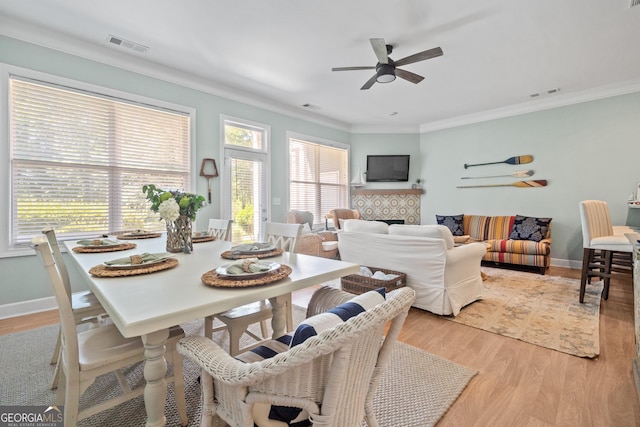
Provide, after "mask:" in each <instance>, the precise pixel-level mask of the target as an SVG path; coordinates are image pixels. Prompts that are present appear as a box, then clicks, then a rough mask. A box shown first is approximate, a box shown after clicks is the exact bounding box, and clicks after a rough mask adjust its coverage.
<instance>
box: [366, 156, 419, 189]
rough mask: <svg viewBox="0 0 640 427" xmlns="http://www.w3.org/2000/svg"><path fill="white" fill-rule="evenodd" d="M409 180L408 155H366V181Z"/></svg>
mask: <svg viewBox="0 0 640 427" xmlns="http://www.w3.org/2000/svg"><path fill="white" fill-rule="evenodd" d="M383 181H387V182H389V181H409V155H408V154H396V155H368V156H367V182H383Z"/></svg>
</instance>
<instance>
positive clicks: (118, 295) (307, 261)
mask: <svg viewBox="0 0 640 427" xmlns="http://www.w3.org/2000/svg"><path fill="white" fill-rule="evenodd" d="M130 242H131V243H136V244H137V247H136V248H135V249H130V250H126V251H118V252H102V253H76V252H73V251H72V250H71V249H72V248H73V247H75V246H77V243H76V242H75V241H67V242H65V246H66V247H67V249H68V252H69V254H70V256H71V257H72V259H73V260H74V261H75V265H76V267H78V269H79V270H80V272H81V274H82V275H83V277H85V278H86V279H87V281H88V285H89V289H90V290H91V291H92V292H93V293H94V294H95V295H96V297H97V298H98V300H99V301H100V302H101V303H102V305H103V306H104V307H105V309H106V310H107V313H108V314H109V315H110V317H111V319H112V321H113V323H114V324H115V325H116V326H117V327H118V329H119V330H120V332H121V333H122V335H124V336H125V337H134V336H141V335H144V334H148V333H151V332H155V331H158V330H161V329H166V328H170V327H171V326H174V325H178V324H180V323H184V322H188V321H191V320H195V319H199V318H203V317H205V316H209V315H212V314H215V313H220V312H223V311H226V310H229V309H231V308H234V307H238V306H241V305H244V304H248V303H251V302H254V301H259V300H261V299H266V298H270V297H275V296H278V295H282V294H286V293H289V292H292V291H295V290H298V289H302V288H306V287H308V286H312V285H317V284H320V283H323V282H326V281H328V280H332V279H337V278H339V277H342V276H345V275H348V274H354V273H357V272H358V271H359V269H360V268H359V265H358V264H353V263H349V262H343V261H336V260H331V259H326V258H321V257H314V256H309V255H302V254H292V253H288V252H285V253H283V254H282V255H281V256H278V257H274V258H268V259H267V260H268V261H275V262H279V263H281V264H285V265H288V266H289V267H291V269H292V273H291V275H290V276H289V277H288V278H286V279H282V280H280V281H278V282H275V283H272V284H268V285H260V286H254V287H248V288H214V287H211V286H207V285H205V284H204V283H202V281H201V279H200V278H201V276H202V274H204V273H206V272H207V271H209V270H213V269H215V268H217V267H219V266H220V265H222V264H226V263H229V262H232V261H230V260H227V259H224V258H222V257H221V256H220V254H221V253H222V252H224V251H226V250H228V249H229V248H230V247H231V243H230V242H226V241H213V242H206V243H196V244H194V245H193V252H192V253H191V254H183V253H178V254H176V258H177V259H178V261H179V264H178V266H177V267H175V268H172V269H168V270H163V271H158V272H155V273H150V274H142V275H138V276H127V277H109V278H99V277H94V276H91V275H90V274H89V272H88V271H89V269H90V268H91V267H94V266H96V265H100V264H102V263H103V262H104V261H108V260H112V259H116V258H122V257H127V256H129V255H133V254H139V253H143V252H149V253H158V252H165V237H164V236H163V237H159V238H154V239H139V240H131V241H130Z"/></svg>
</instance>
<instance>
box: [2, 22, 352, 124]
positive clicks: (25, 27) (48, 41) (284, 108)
mask: <svg viewBox="0 0 640 427" xmlns="http://www.w3.org/2000/svg"><path fill="white" fill-rule="evenodd" d="M0 28H1V30H0V34H2V35H5V36H7V37H10V38H13V39H17V40H20V41H23V42H27V43H31V44H34V45H37V46H41V47H45V48H48V49H52V50H56V51H59V52H62V53H66V54H69V55H74V56H78V57H80V58H83V59H88V60H91V61H95V62H99V63H102V64H105V65H109V66H112V67H116V68H120V69H123V70H126V71H131V72H134V73H137V74H141V75H144V76H147V77H151V78H154V79H158V80H162V81H165V82H168V83H172V84H176V85H179V86H183V87H186V88H189V89H194V90H198V91H201V92H204V93H208V94H211V95H215V96H219V97H222V98H226V99H229V100H231V101H236V102H241V103H243V104H247V105H251V106H253V107H257V108H261V109H264V110H267V111H271V112H274V113H279V114H284V115H287V116H290V117H294V118H297V119H301V120H305V121H308V122H313V123H316V124H319V125H322V126H327V127H330V128H333V129H336V130H340V131H344V132H351V125H349V124H348V123H345V122H341V121H338V120H333V119H329V118H326V117H323V116H322V115H319V114H317V113H314V114H311V113H308V112H306V111H300V110H298V109H297V108H293V107H291V106H288V105H285V104H278V103H277V102H275V101H273V100H271V99H266V98H262V97H259V96H257V95H255V94H253V93H248V92H246V91H243V90H242V89H238V88H235V87H230V86H229V85H228V84H222V83H219V82H215V81H213V80H207V79H204V78H202V77H199V76H195V75H190V74H186V73H185V72H184V71H179V70H176V69H174V68H171V67H167V66H165V65H160V64H157V63H155V62H153V61H150V60H146V59H144V58H140V57H137V56H134V55H132V54H128V53H124V52H118V51H116V50H115V48H112V47H109V46H107V45H106V44H105V45H104V46H101V45H97V44H95V43H89V42H85V41H83V40H79V39H76V38H74V37H71V36H68V35H65V34H62V33H58V32H55V31H50V30H47V29H44V28H40V27H38V28H36V27H35V26H33V25H32V24H29V23H26V22H24V21H19V20H16V19H8V18H7V17H6V16H0ZM105 37H106V36H105ZM105 43H106V42H105ZM142 55H144V54H142Z"/></svg>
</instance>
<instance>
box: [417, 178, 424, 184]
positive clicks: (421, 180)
mask: <svg viewBox="0 0 640 427" xmlns="http://www.w3.org/2000/svg"><path fill="white" fill-rule="evenodd" d="M422 182H424V179H422V178H416V184H420V183H422Z"/></svg>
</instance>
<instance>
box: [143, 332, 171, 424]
mask: <svg viewBox="0 0 640 427" xmlns="http://www.w3.org/2000/svg"><path fill="white" fill-rule="evenodd" d="M167 338H169V330H168V329H163V330H161V331H156V332H152V333H150V334H146V335H143V336H142V342H143V343H144V348H145V351H144V358H145V362H144V379H145V380H146V381H147V384H146V385H145V387H144V406H145V408H146V410H147V424H146V426H147V427H161V426H164V425H166V424H167V419H166V417H165V416H164V407H165V403H166V401H167V381H166V380H165V375H166V374H167V360H166V359H165V358H164V355H165V351H166V347H165V346H166V344H167Z"/></svg>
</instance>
